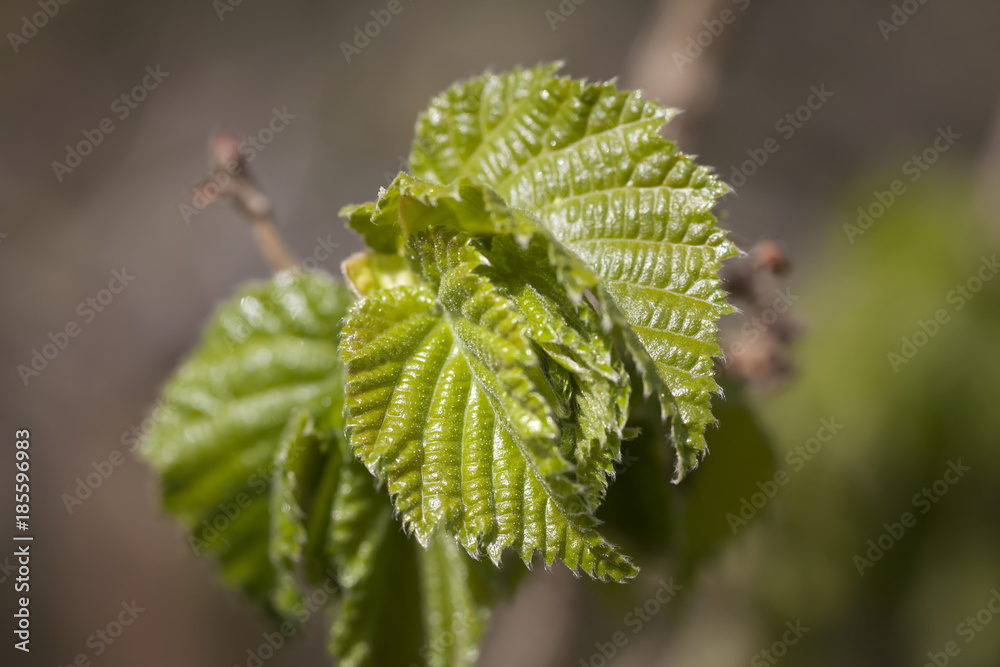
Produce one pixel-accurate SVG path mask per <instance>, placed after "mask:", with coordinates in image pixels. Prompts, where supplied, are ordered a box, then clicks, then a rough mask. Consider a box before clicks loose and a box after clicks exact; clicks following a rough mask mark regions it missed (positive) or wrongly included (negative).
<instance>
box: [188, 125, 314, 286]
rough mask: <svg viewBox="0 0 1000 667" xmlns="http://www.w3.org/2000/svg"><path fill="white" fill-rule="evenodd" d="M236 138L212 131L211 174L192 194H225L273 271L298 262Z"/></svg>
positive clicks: (211, 198)
mask: <svg viewBox="0 0 1000 667" xmlns="http://www.w3.org/2000/svg"><path fill="white" fill-rule="evenodd" d="M239 143H240V142H239V140H238V139H237V138H236V137H235V136H234V135H232V134H230V133H228V132H216V133H215V134H214V135H213V136H212V138H211V141H210V144H209V157H210V162H211V169H212V178H209V179H206V180H204V181H202V182H201V183H200V184H199V185H197V186H195V189H194V196H195V198H196V199H197V198H201V199H202V200H204V201H214V200H218V199H220V198H222V197H225V198H227V199H229V200H231V201H232V202H233V204H234V205H235V206H236V208H238V209H239V210H240V212H242V213H243V215H244V216H245V217H246V218H247V220H248V221H249V223H250V232H251V234H252V235H253V240H254V242H255V243H256V244H257V249H258V250H259V251H260V254H261V255H262V256H263V257H264V259H266V260H267V263H268V264H269V265H270V266H271V268H272V269H274V270H275V271H284V270H285V269H290V268H292V267H294V266H295V265H296V264H298V260H297V259H296V258H295V255H293V254H292V252H291V251H290V250H289V249H288V247H287V246H286V245H285V243H284V241H282V239H281V235H280V234H279V233H278V229H277V227H276V226H275V224H274V210H273V208H272V207H271V200H270V199H269V198H268V197H267V195H266V194H264V191H263V190H261V189H260V187H259V186H258V185H257V183H256V182H255V181H254V179H253V177H252V176H251V175H250V171H249V168H248V165H247V161H246V158H245V157H244V156H243V154H242V153H241V152H240V150H239Z"/></svg>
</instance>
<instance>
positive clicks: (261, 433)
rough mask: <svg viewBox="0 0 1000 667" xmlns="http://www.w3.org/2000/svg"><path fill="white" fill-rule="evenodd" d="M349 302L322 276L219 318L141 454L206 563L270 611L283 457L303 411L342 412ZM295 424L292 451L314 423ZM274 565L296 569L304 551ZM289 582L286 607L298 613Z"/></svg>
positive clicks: (248, 299)
mask: <svg viewBox="0 0 1000 667" xmlns="http://www.w3.org/2000/svg"><path fill="white" fill-rule="evenodd" d="M349 303H350V296H349V295H348V294H347V293H346V291H345V290H344V289H343V288H342V287H340V286H339V285H338V284H337V283H335V282H333V281H332V280H331V279H330V278H328V277H326V276H324V275H321V274H313V273H298V274H290V273H285V274H280V275H278V276H276V277H275V278H274V279H273V280H272V281H271V282H269V283H264V284H259V285H254V286H251V287H249V288H246V289H244V290H243V291H242V292H241V293H240V294H239V295H238V296H237V297H236V298H235V299H233V300H231V301H230V302H228V303H226V304H225V305H223V306H222V307H220V308H219V310H218V311H217V312H216V314H215V316H214V317H213V319H212V321H211V323H210V324H209V325H208V328H207V331H206V333H205V337H204V340H203V341H202V343H201V344H200V345H199V347H198V349H197V350H195V352H194V353H193V354H192V355H191V356H190V357H189V358H188V359H187V360H186V361H185V362H184V364H183V365H182V366H181V367H180V369H179V370H178V371H177V373H176V374H175V375H174V377H173V378H172V379H171V380H170V381H169V382H168V383H167V386H166V387H165V388H164V390H163V404H162V406H161V407H160V408H159V410H158V411H157V413H156V414H155V415H154V419H153V427H152V428H151V429H150V431H149V432H148V433H147V435H146V437H145V439H144V441H143V444H142V451H143V453H144V455H145V456H146V458H147V459H148V460H149V461H150V462H151V463H152V464H153V465H154V466H155V467H156V468H157V469H158V470H159V471H160V473H161V475H162V486H163V496H164V506H165V507H166V509H167V510H168V511H169V512H171V513H173V514H176V515H177V516H178V517H179V518H180V519H181V520H182V521H184V523H186V524H187V525H188V526H189V527H190V528H191V532H192V534H191V538H190V543H191V545H192V547H193V549H194V551H195V553H197V554H201V553H203V552H209V553H212V554H214V555H215V556H216V557H217V558H218V559H219V561H220V563H221V565H222V572H223V575H224V576H225V577H226V578H227V579H228V580H229V581H231V582H233V583H234V584H235V585H237V586H239V587H241V588H243V589H244V590H245V591H246V592H247V593H248V594H249V595H250V596H251V597H253V598H255V599H256V600H258V601H259V602H261V603H262V604H264V605H265V606H268V607H269V608H273V607H272V605H271V600H270V596H271V594H272V590H273V589H274V587H275V583H276V580H275V568H274V566H273V565H272V564H271V561H270V558H269V551H270V548H269V537H270V536H271V528H270V525H271V515H272V513H271V510H270V507H269V505H270V502H271V500H270V496H269V494H270V491H271V479H272V474H273V472H274V470H275V463H274V457H275V454H276V451H277V450H278V447H279V440H280V439H281V435H282V433H283V432H285V429H286V424H287V423H288V422H289V418H290V416H291V415H292V413H293V411H295V410H297V409H298V408H300V407H308V406H314V409H315V410H316V411H324V412H326V413H329V414H338V413H339V412H340V410H341V407H340V406H341V404H342V403H341V401H342V395H343V390H342V382H343V380H342V371H341V365H340V360H339V353H338V350H337V336H338V333H339V330H340V322H341V320H342V319H343V317H344V314H345V312H346V310H347V306H348V304H349ZM296 419H297V420H299V421H297V422H296V424H298V426H299V428H296V427H292V428H291V429H290V430H289V431H287V432H286V436H285V439H286V440H285V441H286V443H288V444H289V446H291V443H292V442H295V441H300V437H301V436H302V432H301V430H302V428H304V426H305V424H304V423H303V422H302V421H301V420H302V419H305V417H297V418H296ZM295 467H296V468H297V469H299V470H302V468H301V466H299V465H298V464H296V466H295ZM303 474H305V471H303ZM276 530H277V534H276V537H277V536H280V537H281V539H286V538H290V539H292V540H298V539H300V538H301V534H299V535H298V536H297V537H296V535H295V534H294V533H295V529H294V528H293V527H290V526H284V527H280V528H277V529H276ZM286 531H290V532H288V534H287V535H286ZM275 555H276V556H279V558H280V559H281V560H283V561H285V562H292V561H294V560H295V559H296V550H295V549H287V548H284V549H279V551H278V553H276V554H275ZM285 559H287V560H285ZM283 576H285V575H283ZM287 583H288V582H287V579H286V580H285V581H284V583H283V585H282V586H283V587H282V590H283V593H281V594H280V596H279V597H280V598H281V600H282V601H283V602H280V603H279V607H285V606H286V605H287V603H289V598H288V589H287Z"/></svg>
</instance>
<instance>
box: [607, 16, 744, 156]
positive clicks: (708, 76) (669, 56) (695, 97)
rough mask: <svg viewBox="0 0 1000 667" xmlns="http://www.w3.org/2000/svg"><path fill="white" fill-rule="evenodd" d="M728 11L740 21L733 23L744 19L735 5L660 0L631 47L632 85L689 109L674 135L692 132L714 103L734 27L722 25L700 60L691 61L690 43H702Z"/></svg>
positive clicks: (673, 129)
mask: <svg viewBox="0 0 1000 667" xmlns="http://www.w3.org/2000/svg"><path fill="white" fill-rule="evenodd" d="M724 10H730V11H731V12H732V13H733V16H734V17H736V18H735V19H734V21H733V23H735V22H736V21H737V20H738V17H739V15H740V14H742V11H741V10H740V9H739V7H738V5H736V4H734V3H733V2H732V0H660V2H658V3H655V4H654V5H653V9H652V12H651V13H652V16H651V18H650V21H648V22H647V23H646V25H647V28H646V29H645V30H644V31H643V33H642V34H641V35H640V36H639V37H638V38H637V39H636V43H635V46H634V47H633V48H632V53H631V54H630V56H629V65H628V66H627V68H626V71H627V72H628V76H627V77H626V78H627V79H628V84H629V86H630V87H634V88H641V89H642V90H645V91H647V92H648V93H649V94H650V95H651V96H653V97H656V98H657V99H659V101H660V102H661V103H662V104H664V105H665V106H670V107H677V108H678V109H683V110H684V113H683V114H682V115H680V116H679V117H678V118H677V119H676V120H674V121H673V122H672V123H671V124H670V126H669V127H670V131H671V134H673V135H675V136H678V137H684V136H685V135H688V134H690V133H691V132H693V129H692V128H693V126H695V125H696V124H697V122H698V121H699V120H700V118H701V116H702V115H703V114H704V113H705V111H706V110H707V109H708V108H710V107H711V105H712V103H713V101H714V100H715V95H716V91H717V90H718V84H719V66H720V64H721V62H722V55H723V53H724V51H725V44H726V42H727V41H728V40H727V39H726V38H727V37H728V33H729V32H730V31H731V30H732V26H731V25H730V24H721V25H722V26H723V27H722V29H721V31H720V34H719V35H718V36H715V35H712V41H711V43H710V44H709V45H708V46H705V47H700V48H701V51H700V52H698V55H697V57H695V58H689V57H688V47H689V41H688V39H689V38H692V39H697V36H698V35H699V33H701V32H705V31H706V30H707V28H706V21H709V22H710V21H717V20H719V17H720V16H721V15H722V12H723V11H724ZM709 34H711V33H709ZM688 60H690V62H688Z"/></svg>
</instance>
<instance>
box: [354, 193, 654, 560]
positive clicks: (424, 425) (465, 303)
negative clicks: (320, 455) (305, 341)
mask: <svg viewBox="0 0 1000 667" xmlns="http://www.w3.org/2000/svg"><path fill="white" fill-rule="evenodd" d="M437 201H440V202H442V203H441V204H440V205H438V204H437ZM450 202H451V197H450V196H449V197H441V198H440V200H428V201H424V202H419V204H420V206H419V207H417V208H413V209H409V210H406V211H403V214H402V216H401V217H403V218H407V216H410V217H409V218H408V219H404V220H403V222H402V225H403V227H404V229H415V230H421V231H416V232H414V233H412V235H411V236H410V239H409V244H408V251H407V252H408V257H409V259H410V264H411V266H412V268H413V270H414V272H415V273H417V274H418V275H419V276H420V278H421V280H422V281H423V283H424V284H423V285H422V286H420V287H398V288H394V289H390V290H381V291H377V292H375V293H373V294H372V295H370V296H369V297H368V298H366V299H365V300H364V301H362V302H360V303H359V304H357V305H356V306H355V307H354V308H353V309H352V311H351V314H350V316H349V317H348V321H347V323H346V325H345V329H344V335H343V341H342V346H341V351H342V353H343V357H344V361H345V364H346V369H347V385H346V394H347V397H346V425H347V435H348V439H349V442H350V443H351V446H352V448H353V449H354V450H355V453H356V454H357V455H358V456H359V458H360V459H361V460H362V461H363V462H364V463H365V465H366V466H368V468H369V469H370V470H371V471H372V472H373V473H375V474H376V475H377V476H379V478H381V479H385V480H386V482H387V484H388V488H389V492H390V494H391V496H392V497H393V500H394V503H395V506H396V509H397V511H398V512H399V513H400V515H401V516H402V519H403V522H404V524H405V525H406V526H407V527H408V528H409V529H410V530H412V531H413V532H414V533H415V534H416V536H417V538H418V539H419V540H420V541H421V543H423V544H425V545H426V544H427V543H428V541H429V540H430V538H431V536H432V535H433V534H434V533H435V532H436V531H437V530H438V529H439V528H441V529H442V530H444V531H445V533H446V534H448V535H451V536H452V537H454V538H455V539H457V540H459V542H460V543H461V544H462V545H463V546H464V547H465V548H466V549H468V550H469V551H470V553H473V554H474V555H479V554H483V553H485V554H488V555H489V556H490V557H491V558H492V559H493V560H494V562H498V561H499V559H500V557H501V554H502V552H503V550H504V549H505V548H506V547H512V548H513V549H514V550H515V551H516V552H517V553H518V554H519V555H520V557H521V558H522V560H524V561H525V563H529V562H530V559H531V557H532V555H533V553H534V552H535V551H539V552H540V553H541V554H542V555H543V558H544V560H545V562H546V563H547V564H548V565H551V564H552V563H553V562H554V560H555V559H556V558H559V559H561V560H562V561H563V562H564V563H565V564H566V565H567V566H569V567H570V568H571V569H574V570H576V569H581V570H583V571H584V572H587V573H588V574H591V575H592V576H595V577H598V578H610V579H614V580H622V579H624V578H627V577H630V576H632V575H634V574H635V572H636V570H635V568H634V566H633V565H632V564H631V562H630V561H629V560H628V559H627V558H626V557H625V556H624V555H622V554H621V553H620V552H618V551H617V550H616V549H615V548H614V547H613V546H612V545H610V544H609V543H607V542H606V540H604V539H603V538H602V537H601V536H600V535H599V534H598V533H597V532H596V531H595V530H594V529H593V526H594V525H595V520H594V519H593V517H592V515H591V512H592V509H593V506H594V505H596V503H597V502H598V501H599V498H600V496H601V494H602V492H603V488H604V486H605V485H606V476H607V475H608V474H609V471H610V470H611V462H612V461H613V460H616V459H617V457H618V446H617V445H618V437H619V436H620V434H621V429H622V427H623V426H624V418H625V415H624V412H625V407H626V406H627V400H628V384H627V374H626V373H625V372H624V370H623V369H622V368H621V366H620V361H618V360H617V358H616V357H614V356H613V349H612V347H613V346H612V345H611V343H610V340H609V338H608V335H607V334H606V333H605V332H603V331H602V330H601V329H600V327H599V326H597V322H596V316H595V315H594V314H593V313H591V315H590V317H589V318H587V317H586V316H584V315H583V312H584V311H582V310H581V309H580V308H575V307H573V305H572V303H571V301H570V300H569V299H568V298H566V297H565V295H564V294H562V293H561V292H559V291H558V290H554V289H553V286H554V285H555V278H554V277H553V276H552V275H547V274H546V273H545V272H546V270H550V269H547V267H548V264H547V263H539V262H538V260H537V259H533V258H532V257H531V256H530V255H529V254H526V253H525V252H524V251H522V249H521V248H520V247H519V246H518V245H517V244H516V242H514V241H513V239H512V238H511V237H509V236H498V237H495V238H493V237H488V238H487V240H486V241H483V242H479V241H474V240H473V239H472V238H471V237H469V236H468V235H467V234H464V233H461V232H456V231H455V229H454V227H461V223H462V221H463V220H464V219H465V218H464V217H462V216H463V215H464V214H462V213H460V214H458V215H456V216H455V219H456V220H457V221H458V223H457V224H455V225H454V226H453V228H452V229H444V228H442V227H434V226H432V225H429V224H426V220H424V217H425V216H426V217H427V218H429V219H430V220H432V221H433V222H434V223H440V222H442V221H443V220H445V219H446V218H447V216H446V213H447V211H448V209H449V208H450V207H451V206H452V205H453V204H452V203H450ZM465 203H466V204H469V200H465ZM474 204H475V202H474V201H473V202H472V203H471V204H470V205H474ZM473 208H474V206H473ZM442 209H445V210H442ZM480 222H482V221H481V220H476V222H475V226H474V229H477V230H481V229H483V228H485V227H481V226H480ZM491 226H494V225H491ZM488 246H489V247H488ZM544 256H545V255H544V253H543V254H542V257H543V258H544ZM505 267H506V269H507V271H505ZM511 268H514V269H516V270H517V271H518V274H516V277H515V275H511V274H509V273H508V271H509V270H510V269H511ZM534 274H538V275H540V276H545V278H546V280H547V281H548V283H547V284H546V283H543V281H541V280H537V279H536V280H534V281H533V282H532V281H531V279H532V276H533V275H534ZM536 286H537V288H536ZM546 291H548V292H555V296H553V295H551V294H549V295H547V294H546ZM588 324H589V325H591V328H590V329H588V328H587V325H588ZM574 336H575V338H574ZM581 337H582V338H583V339H588V338H592V339H593V340H595V341H599V342H600V341H603V349H604V350H605V353H606V356H607V358H606V359H605V362H606V363H605V366H604V367H603V368H601V367H600V366H599V364H596V363H594V368H593V369H592V368H590V367H589V366H586V365H585V364H587V363H592V362H593V360H592V359H585V358H584V356H585V355H588V354H591V353H590V352H587V351H584V352H583V353H580V354H577V355H576V356H574V355H573V354H572V353H570V352H568V351H567V349H569V348H574V349H575V348H576V347H578V346H579V345H578V343H579V340H580V339H581ZM600 347H601V346H600V345H598V346H597V348H598V349H600ZM546 348H548V350H549V351H548V352H547V351H546ZM593 356H595V357H599V356H600V355H599V353H593ZM600 371H603V372H604V376H605V377H603V378H601V373H600ZM601 381H603V382H605V383H612V384H613V386H614V389H605V392H606V394H605V396H613V397H614V398H615V399H619V400H612V401H610V407H609V401H607V400H605V396H601V397H599V398H595V397H594V396H593V395H591V392H594V391H595V387H597V386H598V385H599V383H600V382H601ZM598 425H599V427H600V432H599V433H598V432H597V426H598ZM580 431H583V432H584V434H585V436H589V437H591V438H593V441H591V440H589V439H588V437H580V436H578V435H577V433H578V432H580ZM581 464H582V465H581ZM588 466H589V467H588Z"/></svg>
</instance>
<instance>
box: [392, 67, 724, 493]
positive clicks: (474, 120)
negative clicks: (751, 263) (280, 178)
mask: <svg viewBox="0 0 1000 667" xmlns="http://www.w3.org/2000/svg"><path fill="white" fill-rule="evenodd" d="M557 69H558V66H557V65H544V66H539V67H536V68H534V69H517V70H514V71H512V72H509V73H506V74H499V75H488V76H483V77H480V78H477V79H473V80H471V81H467V82H464V83H461V84H456V85H455V86H453V87H452V88H450V89H449V90H448V91H446V92H445V93H443V94H442V95H440V96H438V97H437V98H435V99H434V100H433V101H432V102H431V106H430V109H429V110H428V111H427V112H426V113H424V114H422V115H421V116H420V118H419V120H418V122H417V133H416V139H415V141H414V144H413V149H412V152H411V156H410V164H411V167H412V170H413V174H414V175H415V176H416V177H418V178H420V179H423V180H425V181H429V182H431V183H450V182H452V181H455V180H457V179H460V178H468V179H471V180H472V181H473V182H476V183H480V184H483V185H487V186H490V187H492V188H493V189H494V190H496V191H497V192H498V193H499V195H500V196H501V197H503V198H504V199H506V200H507V202H508V203H509V204H510V205H511V206H512V207H514V208H516V209H523V210H525V211H527V212H529V214H530V215H532V216H534V217H535V218H537V219H538V221H539V222H541V224H542V225H544V226H545V228H546V229H548V230H549V231H550V232H551V233H552V235H553V236H554V237H555V238H556V239H558V240H559V241H560V242H561V243H562V244H563V245H565V247H566V248H568V249H569V250H570V251H572V252H573V253H575V254H576V255H577V256H579V257H580V258H581V259H582V260H584V261H585V262H586V263H587V264H588V265H589V266H590V267H591V268H592V269H593V271H594V272H595V273H596V274H597V276H598V277H599V278H600V280H601V283H602V286H601V289H600V295H599V296H600V298H601V301H602V303H603V304H604V306H605V307H606V308H608V309H610V310H611V316H612V319H613V320H616V319H618V317H617V315H620V316H621V318H622V319H624V321H625V322H627V323H628V324H629V325H630V327H631V329H632V331H634V337H632V333H631V332H626V342H627V343H628V344H629V348H630V350H631V351H632V352H633V353H634V354H635V355H636V356H637V363H638V366H639V368H640V370H642V371H643V373H644V375H645V377H644V382H645V386H646V388H647V391H655V392H656V393H657V394H659V396H660V398H661V401H662V403H663V413H664V415H668V414H673V413H674V412H675V411H677V412H679V414H680V416H681V420H680V421H681V422H682V423H681V424H680V425H677V426H676V427H675V428H674V429H673V432H674V437H675V446H676V447H677V450H678V466H677V472H676V475H675V479H676V480H679V479H680V478H682V477H683V475H684V474H685V473H686V472H687V470H689V469H690V468H692V467H694V465H696V463H697V455H698V454H699V453H702V452H703V451H704V449H705V443H704V431H705V426H706V425H707V424H708V423H711V422H712V421H713V418H712V414H711V393H712V392H714V391H717V390H718V386H717V385H716V383H715V381H714V379H713V361H712V358H713V357H715V356H719V355H720V354H721V351H720V349H719V346H718V342H717V340H716V322H717V320H718V318H719V317H720V316H721V315H722V314H724V313H726V312H729V310H730V308H729V306H728V305H727V304H726V301H725V295H724V294H723V292H722V291H721V289H720V288H719V278H718V271H719V268H720V264H721V262H722V260H723V259H725V258H727V257H730V256H733V255H735V254H736V249H735V247H734V246H733V245H732V243H730V242H729V241H728V240H727V239H726V235H725V232H723V231H722V230H720V229H718V228H717V227H716V226H715V218H714V217H713V216H712V214H711V208H712V206H713V205H714V203H715V201H716V200H717V199H718V198H719V197H720V196H721V195H722V194H724V193H725V192H726V191H727V188H726V186H725V185H723V184H722V183H721V182H720V181H718V180H717V178H716V177H715V176H714V175H713V174H712V173H711V172H710V171H709V170H708V169H707V168H705V167H700V166H697V165H695V164H694V162H693V160H692V159H691V158H690V157H689V156H687V155H685V154H683V153H681V152H679V151H677V150H676V148H675V147H674V145H673V143H672V142H670V141H667V140H666V139H664V138H663V137H662V136H661V135H660V131H661V129H662V127H663V125H664V124H666V123H667V122H668V121H669V120H670V119H671V118H672V117H673V116H674V114H675V111H674V110H672V109H665V108H662V107H660V106H658V105H657V104H656V103H654V102H651V101H648V100H646V99H645V98H644V97H643V95H642V93H640V92H627V91H618V90H617V89H616V88H615V86H614V84H612V83H586V82H583V81H574V80H571V79H569V78H566V77H558V76H556V74H555V72H556V70H557ZM615 305H616V306H617V307H618V308H620V311H618V308H614V306H615ZM615 311H618V312H615ZM646 353H648V355H647V354H646ZM650 362H652V363H650ZM675 402H676V404H675Z"/></svg>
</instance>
